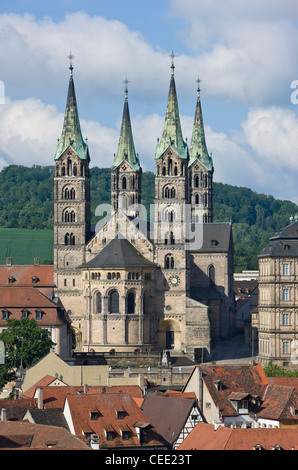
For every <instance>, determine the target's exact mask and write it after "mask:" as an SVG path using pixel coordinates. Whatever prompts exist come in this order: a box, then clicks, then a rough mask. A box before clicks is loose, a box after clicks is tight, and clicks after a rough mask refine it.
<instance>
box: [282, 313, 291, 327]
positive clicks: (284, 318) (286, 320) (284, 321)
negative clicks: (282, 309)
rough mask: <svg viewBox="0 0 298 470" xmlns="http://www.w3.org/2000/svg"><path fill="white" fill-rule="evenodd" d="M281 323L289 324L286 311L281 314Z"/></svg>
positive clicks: (288, 316)
mask: <svg viewBox="0 0 298 470" xmlns="http://www.w3.org/2000/svg"><path fill="white" fill-rule="evenodd" d="M282 324H283V325H289V324H290V315H289V314H288V313H283V314H282Z"/></svg>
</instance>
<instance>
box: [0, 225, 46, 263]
mask: <svg viewBox="0 0 298 470" xmlns="http://www.w3.org/2000/svg"><path fill="white" fill-rule="evenodd" d="M9 256H11V257H12V262H13V264H33V263H34V258H35V257H38V258H40V264H51V263H52V262H53V231H52V230H27V229H18V228H11V229H10V228H4V229H0V264H5V263H6V258H7V257H9Z"/></svg>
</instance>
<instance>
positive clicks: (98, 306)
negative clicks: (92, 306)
mask: <svg viewBox="0 0 298 470" xmlns="http://www.w3.org/2000/svg"><path fill="white" fill-rule="evenodd" d="M101 304H102V301H101V293H100V292H97V294H96V313H101V311H102V310H101V309H102V305H101Z"/></svg>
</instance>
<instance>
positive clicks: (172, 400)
mask: <svg viewBox="0 0 298 470" xmlns="http://www.w3.org/2000/svg"><path fill="white" fill-rule="evenodd" d="M195 404H196V400H195V399H191V398H182V397H181V396H180V397H177V396H170V397H169V396H161V395H146V396H145V398H144V401H143V404H142V406H141V409H142V410H143V411H144V413H145V414H146V416H148V418H149V420H150V422H151V423H152V425H153V426H154V427H155V428H156V429H157V431H158V432H159V433H160V434H161V435H162V436H163V438H164V439H165V440H166V441H167V442H168V443H169V444H173V443H174V442H175V441H176V440H177V439H178V437H179V435H180V433H181V431H182V429H183V427H184V425H185V423H186V421H187V418H188V417H189V414H190V412H191V410H192V408H193V407H194V405H195Z"/></svg>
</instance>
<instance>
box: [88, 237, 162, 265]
mask: <svg viewBox="0 0 298 470" xmlns="http://www.w3.org/2000/svg"><path fill="white" fill-rule="evenodd" d="M148 266H152V267H153V266H154V264H153V263H152V262H151V261H149V260H147V259H146V258H145V257H144V256H143V255H141V253H140V252H139V251H138V250H137V249H136V248H135V247H134V246H133V245H132V244H131V243H130V242H129V241H128V240H126V238H115V239H113V240H111V241H110V242H109V243H108V245H106V246H105V247H104V248H103V249H102V251H101V252H100V253H99V254H98V255H97V256H95V258H93V259H92V260H91V261H88V262H87V263H84V264H83V265H82V266H81V267H82V268H132V267H136V268H138V267H139V268H140V267H148Z"/></svg>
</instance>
